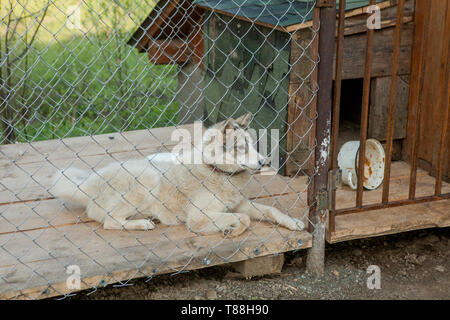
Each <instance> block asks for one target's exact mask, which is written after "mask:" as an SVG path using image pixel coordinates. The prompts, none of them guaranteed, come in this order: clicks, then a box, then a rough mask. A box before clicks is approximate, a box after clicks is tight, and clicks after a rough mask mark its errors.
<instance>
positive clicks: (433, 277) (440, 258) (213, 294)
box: [70, 228, 450, 300]
mask: <svg viewBox="0 0 450 320" xmlns="http://www.w3.org/2000/svg"><path fill="white" fill-rule="evenodd" d="M449 249H450V228H445V229H430V230H425V231H414V232H408V233H403V234H399V235H392V236H383V237H377V238H372V239H364V240H354V241H348V242H344V243H339V244H334V245H328V246H327V249H326V255H327V259H326V269H325V275H324V277H322V278H315V277H313V276H311V275H310V274H308V272H307V271H306V268H305V261H306V251H301V252H297V253H288V254H286V255H285V264H284V267H283V270H282V273H281V274H279V275H275V276H264V277H257V278H252V279H240V278H236V276H237V274H236V273H235V272H233V270H232V267H231V266H219V267H211V268H206V269H202V270H196V271H192V272H188V273H184V274H178V275H174V276H171V275H163V276H159V277H155V278H154V279H152V280H150V281H148V282H145V279H136V280H133V281H132V283H133V286H128V287H122V288H114V287H113V286H108V287H106V288H103V289H99V290H97V291H96V292H95V293H92V294H90V295H87V294H86V293H87V292H88V291H85V292H80V293H79V294H78V295H76V296H74V297H71V298H70V299H190V300H203V299H250V300H257V299H450V275H449V271H450V250H449ZM370 265H377V266H379V268H380V270H381V289H368V288H367V278H368V277H369V276H370V274H368V273H367V268H368V266H370Z"/></svg>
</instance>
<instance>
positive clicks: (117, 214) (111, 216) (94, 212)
mask: <svg viewBox="0 0 450 320" xmlns="http://www.w3.org/2000/svg"><path fill="white" fill-rule="evenodd" d="M105 207H107V206H106V205H105ZM109 209H110V211H108V210H107V209H104V208H103V207H102V206H100V205H99V204H97V203H93V202H91V203H90V204H89V206H88V208H87V214H88V217H90V218H91V219H94V220H96V221H98V222H103V228H105V229H113V230H121V229H126V230H151V229H154V228H155V225H154V224H153V222H151V221H150V220H148V219H135V220H132V219H128V218H130V217H132V216H133V213H134V212H135V211H136V210H135V208H134V207H132V206H130V205H127V204H124V203H122V204H120V205H116V206H114V209H111V208H109Z"/></svg>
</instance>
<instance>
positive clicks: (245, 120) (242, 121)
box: [236, 112, 252, 128]
mask: <svg viewBox="0 0 450 320" xmlns="http://www.w3.org/2000/svg"><path fill="white" fill-rule="evenodd" d="M250 120H252V113H251V112H247V113H246V114H244V115H242V116H240V117H239V118H237V119H236V123H237V124H238V125H239V126H240V127H242V128H247V127H248V125H249V123H250Z"/></svg>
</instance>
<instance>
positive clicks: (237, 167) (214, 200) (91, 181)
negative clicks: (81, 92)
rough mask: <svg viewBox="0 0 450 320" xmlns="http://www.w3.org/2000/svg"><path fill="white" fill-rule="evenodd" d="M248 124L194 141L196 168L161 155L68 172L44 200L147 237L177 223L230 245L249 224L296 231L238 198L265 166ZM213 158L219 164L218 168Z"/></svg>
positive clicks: (246, 118) (296, 226)
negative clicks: (74, 207) (74, 206)
mask: <svg viewBox="0 0 450 320" xmlns="http://www.w3.org/2000/svg"><path fill="white" fill-rule="evenodd" d="M251 118H252V115H251V114H250V113H247V114H245V115H243V116H241V117H239V118H237V119H235V120H234V119H233V118H229V119H227V120H224V121H222V122H219V123H217V124H215V125H214V126H212V127H211V128H209V129H208V130H207V131H206V132H205V133H204V134H203V136H202V139H201V147H202V148H203V149H202V153H201V163H199V164H189V163H180V161H178V162H177V161H172V160H167V159H168V158H170V156H171V154H170V153H167V154H154V155H151V156H150V157H148V158H144V159H140V160H130V161H126V162H125V163H122V164H121V163H112V164H109V165H107V166H106V167H104V168H102V169H100V170H99V171H97V172H87V171H83V170H80V169H76V168H68V169H66V170H64V171H61V172H58V173H57V174H56V175H55V176H54V177H53V181H54V186H53V188H52V189H51V190H50V192H51V193H52V194H53V195H54V196H55V197H57V198H61V199H63V200H64V201H70V202H75V203H78V204H81V205H83V206H84V207H85V208H86V212H87V215H88V217H89V218H91V219H93V220H95V221H98V222H100V223H102V224H103V227H104V228H105V229H119V230H120V229H122V228H124V229H126V230H151V229H154V228H155V223H156V222H155V221H156V220H158V221H159V222H160V223H162V224H164V225H176V224H181V223H184V224H185V225H186V226H187V228H188V229H189V231H191V232H195V233H199V234H202V235H208V234H214V233H218V232H220V233H222V234H223V236H230V237H235V236H239V235H240V234H242V233H243V232H244V231H246V229H247V228H249V226H250V220H251V219H253V220H259V221H270V222H272V223H275V224H279V225H281V226H283V227H285V228H288V229H290V230H302V229H304V228H305V225H304V223H303V222H302V221H301V220H299V219H296V218H293V217H290V216H289V215H286V214H284V213H282V212H281V211H280V210H278V209H276V208H275V207H271V206H267V205H263V204H260V203H256V202H253V201H250V200H249V199H247V198H246V197H245V196H243V195H242V192H241V191H242V189H244V188H245V187H246V185H247V184H248V182H249V179H250V178H251V175H252V174H254V173H255V172H258V171H260V170H261V169H262V167H263V166H265V165H266V164H267V161H266V160H265V157H263V156H262V155H261V154H259V153H258V152H257V151H256V148H255V146H254V138H253V137H252V135H251V134H250V133H249V130H248V125H249V123H250V120H251ZM211 132H214V133H215V135H212V134H211ZM217 133H218V134H219V136H220V135H222V138H221V139H219V138H217V136H218V135H217ZM192 147H195V146H192ZM206 151H208V152H206ZM220 151H222V153H223V155H222V159H223V160H224V161H218V159H221V158H220V157H217V154H218V153H220ZM167 155H169V157H167ZM252 155H253V156H252Z"/></svg>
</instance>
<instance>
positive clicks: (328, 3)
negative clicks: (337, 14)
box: [316, 0, 336, 8]
mask: <svg viewBox="0 0 450 320" xmlns="http://www.w3.org/2000/svg"><path fill="white" fill-rule="evenodd" d="M335 6H336V0H317V4H316V7H317V8H330V7H335Z"/></svg>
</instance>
